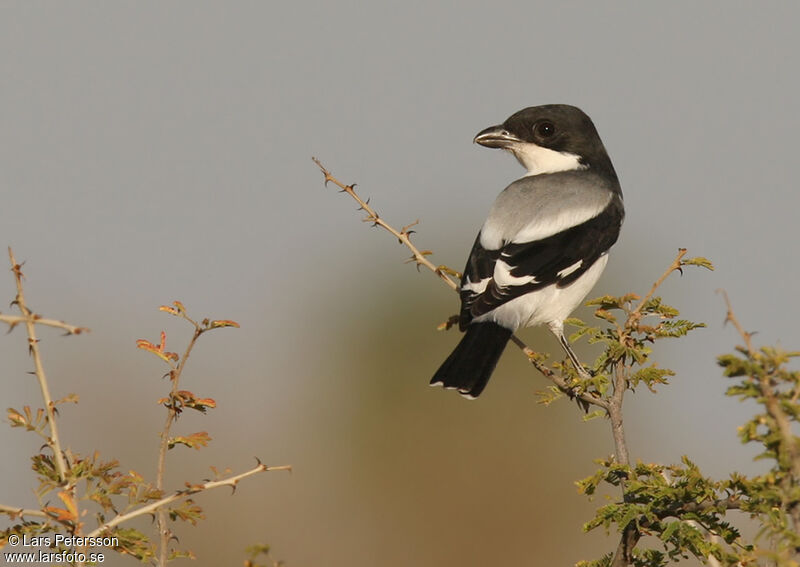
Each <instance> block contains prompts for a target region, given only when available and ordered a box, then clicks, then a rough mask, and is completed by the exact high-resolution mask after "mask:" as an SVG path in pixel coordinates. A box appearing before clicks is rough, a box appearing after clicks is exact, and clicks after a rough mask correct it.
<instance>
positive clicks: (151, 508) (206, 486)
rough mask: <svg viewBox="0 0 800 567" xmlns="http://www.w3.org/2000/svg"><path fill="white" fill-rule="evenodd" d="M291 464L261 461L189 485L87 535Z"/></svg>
mask: <svg viewBox="0 0 800 567" xmlns="http://www.w3.org/2000/svg"><path fill="white" fill-rule="evenodd" d="M291 470H292V467H291V465H280V466H274V467H268V466H267V465H265V464H263V463H261V462H259V463H258V466H256V467H254V468H252V469H250V470H249V471H245V472H243V473H241V474H238V475H235V476H232V477H230V478H225V479H222V480H213V481H209V482H205V483H203V484H193V485H189V486H188V488H185V489H183V490H177V491H175V492H173V493H172V494H170V495H169V496H165V497H164V498H162V499H161V500H156V501H155V502H151V503H150V504H147V505H146V506H142V507H140V508H136V509H135V510H131V511H130V512H127V513H125V514H118V515H117V516H116V517H114V518H113V519H111V520H109V521H108V522H106V523H104V524H103V525H101V526H99V527H98V528H97V529H95V530H94V531H92V532H91V533H89V534H88V535H87V536H86V537H97V536H99V535H101V534H102V533H104V532H105V531H107V530H110V529H111V528H114V527H116V526H118V525H120V524H122V523H123V522H127V521H128V520H132V519H133V518H137V517H139V516H144V515H145V514H152V513H153V512H156V511H160V510H161V509H162V508H163V507H164V506H167V505H168V504H172V503H173V502H175V501H176V500H181V499H183V498H188V497H189V496H191V495H193V494H197V493H199V492H205V491H206V490H212V489H214V488H219V487H221V486H230V487H231V488H232V489H234V490H236V485H237V484H238V483H239V481H240V480H242V479H244V478H247V477H248V476H253V475H254V474H258V473H260V472H270V471H291Z"/></svg>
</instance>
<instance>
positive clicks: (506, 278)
mask: <svg viewBox="0 0 800 567" xmlns="http://www.w3.org/2000/svg"><path fill="white" fill-rule="evenodd" d="M513 269H514V268H513V267H512V266H509V265H508V264H506V263H505V262H504V261H503V260H499V259H498V260H497V262H496V263H495V265H494V275H493V277H494V283H495V285H496V286H497V287H508V286H513V285H525V284H529V283H537V282H536V276H519V277H517V276H512V275H511V270H513Z"/></svg>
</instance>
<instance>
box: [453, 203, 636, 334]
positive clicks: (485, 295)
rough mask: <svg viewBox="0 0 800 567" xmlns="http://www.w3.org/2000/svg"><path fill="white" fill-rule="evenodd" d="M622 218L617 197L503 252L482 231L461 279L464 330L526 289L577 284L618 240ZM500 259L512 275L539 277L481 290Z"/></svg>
mask: <svg viewBox="0 0 800 567" xmlns="http://www.w3.org/2000/svg"><path fill="white" fill-rule="evenodd" d="M623 216H624V212H623V208H622V202H621V201H620V200H619V199H618V198H614V199H612V200H611V202H610V203H609V204H608V206H607V207H606V208H605V209H603V212H601V213H600V214H599V215H597V216H596V217H593V218H591V219H589V220H587V221H585V222H583V223H581V224H579V225H576V226H573V227H571V228H568V229H566V230H564V231H562V232H559V233H558V234H554V235H552V236H549V237H547V238H543V239H541V240H534V241H532V242H523V243H515V242H509V243H507V244H505V245H504V246H503V247H502V248H500V249H499V250H486V249H485V248H483V246H481V244H480V235H478V239H477V240H476V241H475V244H474V246H473V247H472V252H471V253H470V256H469V260H467V267H466V268H465V269H464V277H463V278H462V280H461V287H462V289H461V314H460V317H459V327H460V328H461V330H464V329H465V328H466V327H467V325H469V323H470V321H472V320H473V319H474V318H476V317H480V316H481V315H483V314H485V313H488V312H489V311H491V310H493V309H496V308H497V307H499V306H500V305H502V304H504V303H506V302H508V301H511V300H512V299H515V298H517V297H520V296H522V295H525V294H526V293H530V292H532V291H535V290H537V289H541V288H543V287H546V286H549V285H553V284H555V285H557V286H559V287H566V286H568V285H570V284H572V283H573V282H575V281H576V280H577V279H578V278H580V277H581V276H582V275H583V274H584V273H585V272H586V271H587V270H588V269H589V268H591V267H592V265H593V264H594V263H595V262H596V261H597V259H598V258H600V256H602V255H603V254H605V253H606V252H607V251H608V249H609V248H611V246H612V245H613V244H614V243H615V242H616V241H617V238H618V237H619V231H620V227H621V226H622V219H623ZM498 259H502V261H503V262H505V263H506V264H507V265H508V266H509V267H510V274H511V275H512V276H513V277H515V278H519V277H524V276H534V277H535V280H533V281H531V282H529V283H525V284H521V285H507V286H499V285H497V284H496V283H495V281H494V279H490V280H489V281H488V283H487V284H486V286H485V289H483V291H481V292H477V290H476V288H475V285H474V284H477V283H478V282H481V281H485V280H487V279H488V278H492V276H493V274H494V270H495V264H496V263H497V260H498ZM578 262H580V265H579V266H578V267H577V268H575V269H574V270H573V271H571V272H569V273H565V274H563V275H561V276H560V275H559V272H562V271H564V270H566V269H567V268H570V267H572V266H575V265H576V264H577V263H578ZM469 284H473V285H469Z"/></svg>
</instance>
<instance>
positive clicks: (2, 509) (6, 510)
mask: <svg viewBox="0 0 800 567" xmlns="http://www.w3.org/2000/svg"><path fill="white" fill-rule="evenodd" d="M0 514H7V515H8V516H11V518H12V519H13V518H16V517H20V516H35V517H37V518H49V517H50V516H48V515H47V514H45V513H44V512H42V511H41V510H29V509H27V508H15V507H14V506H6V505H5V504H0Z"/></svg>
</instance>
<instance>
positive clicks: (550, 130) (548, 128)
mask: <svg viewBox="0 0 800 567" xmlns="http://www.w3.org/2000/svg"><path fill="white" fill-rule="evenodd" d="M533 132H534V133H535V134H536V135H537V136H539V137H540V138H549V137H550V136H552V135H553V134H555V133H556V125H555V124H553V123H552V122H548V121H546V120H545V121H544V122H538V123H537V124H536V126H534V127H533Z"/></svg>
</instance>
